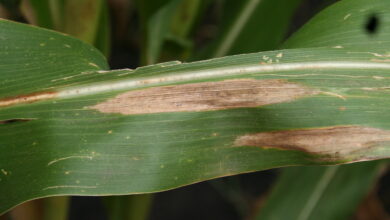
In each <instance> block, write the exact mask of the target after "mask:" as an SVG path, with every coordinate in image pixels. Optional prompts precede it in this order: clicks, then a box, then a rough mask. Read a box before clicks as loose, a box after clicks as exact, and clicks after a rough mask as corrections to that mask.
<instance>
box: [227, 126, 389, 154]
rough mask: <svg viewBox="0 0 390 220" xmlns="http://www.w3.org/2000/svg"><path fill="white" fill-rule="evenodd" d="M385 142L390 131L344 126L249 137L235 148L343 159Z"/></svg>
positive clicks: (238, 142) (245, 136)
mask: <svg viewBox="0 0 390 220" xmlns="http://www.w3.org/2000/svg"><path fill="white" fill-rule="evenodd" d="M385 141H390V131H386V130H381V129H377V128H370V127H358V126H340V127H328V128H317V129H301V130H290V131H277V132H262V133H256V134H248V135H244V136H240V137H238V138H237V139H236V140H235V143H234V145H235V146H258V147H274V148H281V149H288V150H290V149H291V150H300V151H305V152H309V153H313V154H324V155H333V156H342V155H348V154H350V153H353V152H356V151H359V150H363V149H367V148H370V147H373V146H375V145H377V144H379V143H381V142H385Z"/></svg>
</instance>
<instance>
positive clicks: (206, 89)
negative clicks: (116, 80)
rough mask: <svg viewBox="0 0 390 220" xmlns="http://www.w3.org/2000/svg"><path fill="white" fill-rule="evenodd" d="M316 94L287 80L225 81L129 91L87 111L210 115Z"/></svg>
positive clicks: (129, 113) (130, 113)
mask: <svg viewBox="0 0 390 220" xmlns="http://www.w3.org/2000/svg"><path fill="white" fill-rule="evenodd" d="M318 93H319V92H318V91H316V90H313V89H310V88H307V87H304V86H302V85H299V84H296V83H292V82H288V81H286V80H278V79H269V80H255V79H241V80H225V81H219V82H203V83H192V84H184V85H174V86H161V87H154V88H147V89H141V90H137V91H129V92H125V93H122V94H120V95H118V96H116V97H114V98H112V99H109V100H107V101H105V102H102V103H99V104H97V105H95V106H92V107H90V109H96V110H98V111H100V112H103V113H120V114H123V115H132V114H150V113H163V112H189V111H212V110H223V109H232V108H245V107H248V108H250V107H258V106H263V105H269V104H276V103H283V102H290V101H293V100H295V99H297V98H300V97H305V96H309V95H314V94H318Z"/></svg>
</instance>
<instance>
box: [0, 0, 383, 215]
mask: <svg viewBox="0 0 390 220" xmlns="http://www.w3.org/2000/svg"><path fill="white" fill-rule="evenodd" d="M334 2H336V0H241V1H237V0H0V17H1V18H5V19H10V20H14V21H18V22H25V23H30V24H33V25H37V26H40V27H44V28H48V29H53V30H56V31H59V32H63V33H66V34H69V35H72V36H74V37H77V38H79V39H81V40H83V41H85V42H87V43H89V44H92V45H94V46H95V47H96V48H98V49H99V50H100V51H101V52H102V53H103V54H104V55H105V56H106V57H107V59H108V60H109V62H110V65H111V68H112V69H118V68H136V67H138V66H143V65H148V64H153V63H158V62H166V61H171V60H181V61H196V60H203V59H210V58H214V57H221V56H226V55H234V54H240V53H250V52H258V51H264V50H274V49H278V48H282V43H283V41H284V40H285V39H287V38H288V37H289V36H290V35H291V34H292V33H293V32H294V31H296V30H298V29H299V27H301V26H302V25H303V24H304V23H305V22H307V21H308V20H309V19H310V18H311V17H312V16H313V15H315V14H316V13H317V12H319V11H320V10H322V9H324V8H325V7H326V6H328V5H330V4H332V3H334ZM389 213H390V175H389V172H388V168H387V166H386V163H384V162H381V161H380V162H368V163H358V164H352V165H343V166H334V167H295V168H283V169H275V170H269V171H262V172H257V173H251V174H243V175H239V176H234V177H226V178H221V179H217V180H211V181H207V182H203V183H198V184H194V185H191V186H187V187H183V188H179V189H175V190H171V191H167V192H162V193H157V194H154V195H137V196H114V197H104V198H98V197H72V198H70V197H54V198H47V199H40V200H35V201H32V202H28V203H25V204H23V205H21V206H19V207H17V208H15V209H14V210H12V211H11V212H10V213H8V214H6V215H4V216H1V217H0V219H1V220H3V219H15V220H19V219H110V220H111V219H141V220H142V219H187V220H188V219H225V220H229V219H232V220H233V219H248V220H249V219H332V220H333V219H356V220H366V219H367V220H368V219H370V220H375V219H378V220H379V219H390V217H389Z"/></svg>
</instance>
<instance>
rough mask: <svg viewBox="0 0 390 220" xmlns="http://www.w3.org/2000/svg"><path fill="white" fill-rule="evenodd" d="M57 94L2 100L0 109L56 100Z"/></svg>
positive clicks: (26, 95) (42, 93)
mask: <svg viewBox="0 0 390 220" xmlns="http://www.w3.org/2000/svg"><path fill="white" fill-rule="evenodd" d="M56 95H57V92H36V93H30V94H25V95H19V96H13V97H6V98H2V99H0V108H1V107H8V106H13V105H19V104H27V103H33V102H37V101H42V100H47V99H52V98H55V97H56Z"/></svg>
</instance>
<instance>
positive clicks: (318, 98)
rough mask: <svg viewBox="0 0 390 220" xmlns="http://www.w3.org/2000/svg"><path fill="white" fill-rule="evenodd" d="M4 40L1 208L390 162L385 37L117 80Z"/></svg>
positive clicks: (51, 50) (40, 40) (31, 36)
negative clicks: (302, 168)
mask: <svg viewBox="0 0 390 220" xmlns="http://www.w3.org/2000/svg"><path fill="white" fill-rule="evenodd" d="M374 2H376V7H378V8H389V7H388V6H389V4H390V3H389V2H387V1H379V0H376V1H374ZM362 8H363V9H364V7H362ZM383 16H389V12H387V13H384V14H383ZM359 28H360V26H359ZM385 29H387V31H389V27H388V26H386V28H385ZM27 33H28V34H27ZM26 36H28V38H27V37H26ZM50 37H52V38H54V39H53V40H54V42H53V44H49V43H48V42H50V41H49V40H50V39H51V38H50ZM0 39H2V41H0V42H2V44H1V46H2V47H3V48H4V49H3V50H1V54H0V56H1V58H2V59H0V61H1V62H2V63H0V64H1V65H0V68H1V69H0V72H1V75H0V82H1V83H2V84H3V86H2V87H0V88H1V90H0V94H1V99H0V106H1V107H0V109H1V110H0V121H1V123H0V134H1V138H0V148H1V150H2V152H4V153H3V154H0V171H1V173H2V174H1V175H2V176H1V177H0V178H1V181H0V194H1V195H4V196H2V197H0V204H1V205H0V210H1V211H0V212H3V211H5V210H7V209H9V208H11V207H12V206H14V205H16V204H18V203H20V202H23V201H26V200H30V199H33V198H39V197H46V196H52V195H75V194H77V195H113V194H137V193H145V192H156V191H161V190H167V189H171V188H175V187H179V186H183V185H186V184H191V183H194V182H198V181H203V180H207V179H211V178H217V177H221V176H226V175H234V174H238V173H243V172H251V171H256V170H263V169H269V168H273V167H280V166H290V165H308V164H335V163H348V162H354V161H361V160H372V159H381V158H387V157H389V155H390V149H389V141H390V140H389V137H390V135H389V130H390V125H389V119H390V118H389V115H388V114H386V113H387V109H388V108H389V105H390V102H389V100H388V99H389V96H388V95H387V93H388V91H387V85H388V83H389V78H388V71H389V69H390V64H389V63H388V62H387V58H386V56H387V51H386V47H385V45H386V44H387V45H388V44H389V42H388V41H385V42H384V41H378V42H377V44H381V45H382V46H383V47H382V48H379V47H378V48H377V47H375V48H376V49H375V51H373V50H372V48H371V46H372V45H368V46H367V44H362V45H361V46H359V47H356V48H349V49H343V48H309V49H296V50H283V51H271V52H264V53H257V54H247V55H239V56H233V57H226V58H220V59H214V60H209V61H202V62H196V63H188V64H178V63H175V62H171V63H163V64H157V65H153V66H148V67H143V68H140V69H137V70H117V71H111V72H110V71H102V70H99V69H103V68H105V67H106V65H105V62H104V59H103V58H102V56H101V54H99V53H98V52H96V50H93V49H92V48H90V47H89V46H86V45H83V44H82V43H80V42H79V41H78V40H74V39H71V38H67V37H65V36H63V35H60V34H56V33H54V32H50V31H44V30H41V29H37V28H34V27H29V26H25V25H21V24H15V23H10V22H8V21H1V22H0ZM26 39H28V42H27V40H26ZM45 43H46V44H45ZM66 45H68V46H71V47H70V48H69V47H68V46H66ZM63 47H64V48H63ZM20 48H23V52H24V53H22V52H21V49H20ZM58 48H61V50H58ZM68 49H69V50H68ZM26 51H27V52H28V53H27V52H26ZM71 51H72V52H71ZM20 54H23V55H25V54H27V55H29V56H26V57H23V56H21V55H20ZM21 58H23V59H21ZM70 61H71V62H70ZM38 64H41V65H38ZM26 66H27V67H26ZM99 67H100V68H99ZM26 73H29V74H28V75H27V76H26ZM227 80H228V81H227ZM166 85H171V86H170V87H166ZM150 87H153V88H150ZM228 88H229V89H228ZM248 88H250V89H248ZM182 98H184V99H182ZM189 100H190V101H189ZM151 103H153V105H151ZM307 137H310V138H307ZM351 137H352V138H351ZM352 140H353V141H352ZM308 141H309V142H308ZM287 143H288V144H287ZM26 183H29V184H28V185H26Z"/></svg>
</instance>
